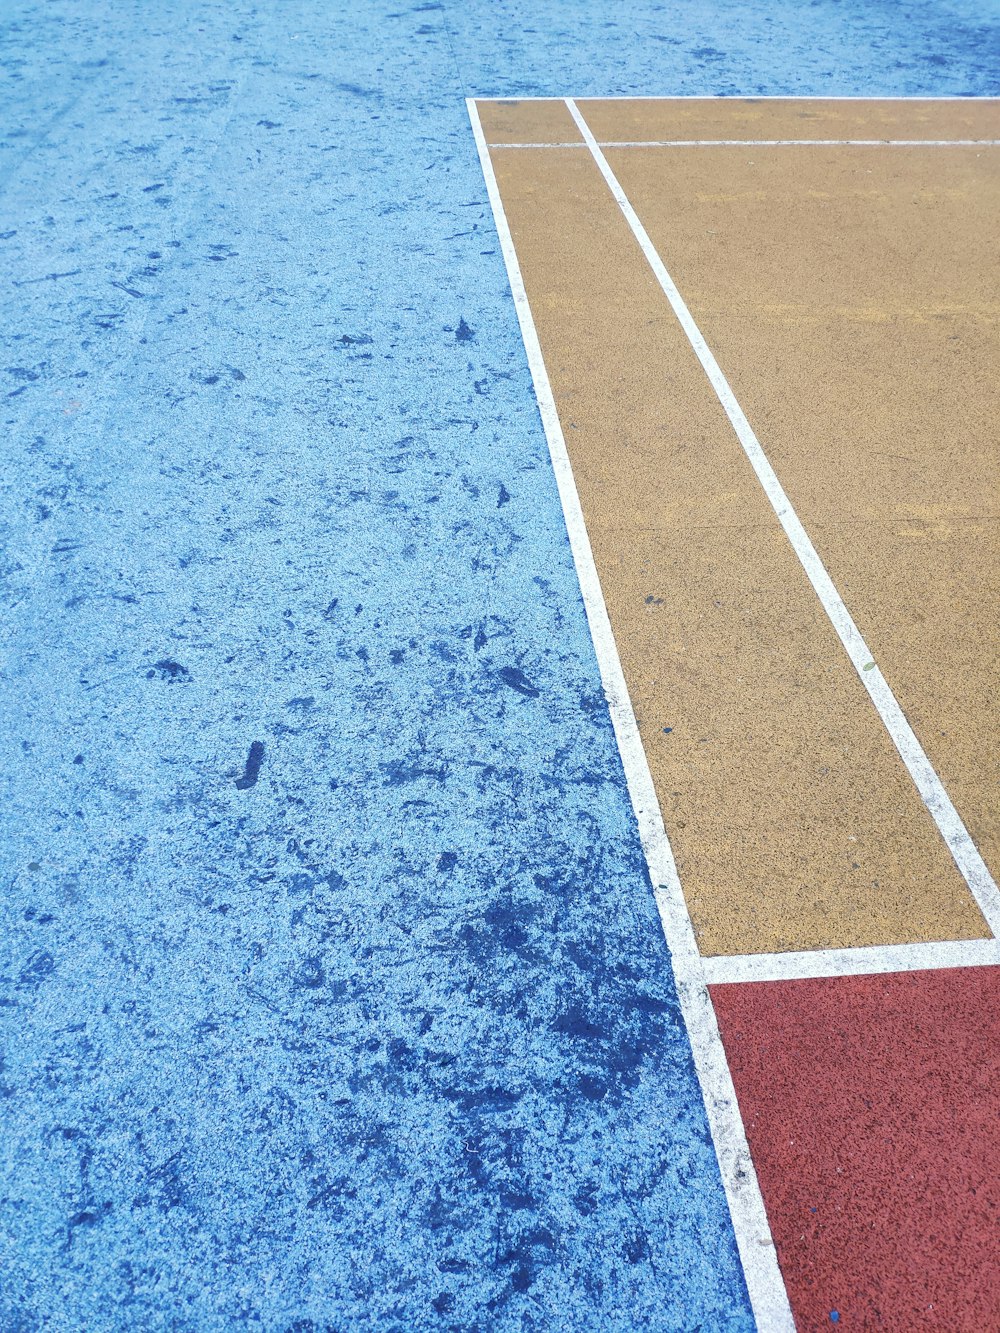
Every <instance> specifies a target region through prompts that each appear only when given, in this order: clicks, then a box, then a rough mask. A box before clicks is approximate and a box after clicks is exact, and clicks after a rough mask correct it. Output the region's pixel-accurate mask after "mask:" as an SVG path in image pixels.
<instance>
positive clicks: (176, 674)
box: [146, 657, 191, 683]
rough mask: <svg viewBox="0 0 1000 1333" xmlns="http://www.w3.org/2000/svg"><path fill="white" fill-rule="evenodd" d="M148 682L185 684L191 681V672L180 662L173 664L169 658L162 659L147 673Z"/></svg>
mask: <svg viewBox="0 0 1000 1333" xmlns="http://www.w3.org/2000/svg"><path fill="white" fill-rule="evenodd" d="M146 679H147V680H156V679H159V680H167V681H172V682H175V683H176V682H178V681H180V682H184V681H189V680H190V679H191V672H190V671H188V669H187V667H186V666H182V665H181V663H180V662H173V661H171V660H170V658H168V657H164V658H161V659H160V661H159V662H154V663H153V665H152V666H151V667H150V669H149V670H148V671H147V672H146Z"/></svg>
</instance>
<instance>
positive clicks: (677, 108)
mask: <svg viewBox="0 0 1000 1333" xmlns="http://www.w3.org/2000/svg"><path fill="white" fill-rule="evenodd" d="M522 105H528V104H527V103H522ZM536 105H540V104H538V103H536ZM577 105H578V106H579V108H580V110H581V112H582V113H583V116H584V118H585V119H586V121H587V124H588V125H589V126H590V129H591V131H592V132H593V134H594V135H595V136H596V137H597V138H598V139H599V140H601V141H604V140H613V141H619V142H620V141H623V140H627V141H632V140H636V139H638V140H648V139H668V140H670V139H696V140H697V139H1000V101H998V100H996V99H985V98H984V99H980V98H975V99H973V98H960V99H955V100H953V101H944V102H937V101H923V100H922V101H884V102H880V101H867V100H866V101H852V100H846V101H833V100H823V101H811V100H808V99H803V98H798V99H795V100H784V99H782V100H775V101H771V100H768V99H762V100H757V101H754V100H749V101H748V100H744V99H742V98H740V99H736V98H701V97H697V98H683V99H680V98H670V99H662V100H661V99H655V100H649V101H620V102H619V101H601V102H591V101H586V100H581V101H579V102H578V103H577ZM554 137H555V136H553V138H554ZM574 137H575V136H574ZM532 142H544V140H542V139H538V140H532ZM633 203H634V201H633Z"/></svg>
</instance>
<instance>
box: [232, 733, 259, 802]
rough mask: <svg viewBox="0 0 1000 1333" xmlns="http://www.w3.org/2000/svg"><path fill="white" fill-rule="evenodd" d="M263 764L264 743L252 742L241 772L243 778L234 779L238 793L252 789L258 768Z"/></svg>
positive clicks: (257, 774)
mask: <svg viewBox="0 0 1000 1333" xmlns="http://www.w3.org/2000/svg"><path fill="white" fill-rule="evenodd" d="M263 762H264V742H263V741H253V742H252V744H251V746H250V750H249V753H248V754H247V762H246V767H245V768H244V770H243V776H242V777H238V778H237V779H236V786H237V787H238V788H239V790H240V791H248V790H249V789H250V788H251V787H253V786H254V785H255V784H256V782H257V778H258V776H259V775H260V766H261V764H262V763H263Z"/></svg>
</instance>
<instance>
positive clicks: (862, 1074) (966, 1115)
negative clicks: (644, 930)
mask: <svg viewBox="0 0 1000 1333" xmlns="http://www.w3.org/2000/svg"><path fill="white" fill-rule="evenodd" d="M712 999H713V1001H714V1003H715V1008H716V1012H717V1014H718V1018H719V1025H720V1028H721V1030H722V1038H723V1044H724V1045H725V1048H726V1053H727V1055H728V1057H729V1061H730V1065H731V1068H732V1073H733V1079H734V1082H735V1085H736V1092H737V1096H738V1098H739V1102H740V1107H741V1109H742V1112H743V1117H744V1120H745V1123H746V1128H747V1135H748V1138H749V1141H750V1148H751V1151H752V1153H753V1158H754V1162H755V1165H756V1168H757V1173H758V1176H759V1179H760V1184H761V1188H762V1190H763V1194H764V1199H765V1203H766V1206H767V1211H768V1216H769V1218H770V1221H771V1226H772V1230H773V1234H774V1238H775V1243H776V1245H777V1249H778V1257H779V1261H780V1263H781V1268H782V1272H783V1275H784V1277H785V1280H786V1283H787V1286H788V1293H789V1297H790V1299H791V1303H792V1308H793V1310H794V1311H795V1315H796V1323H797V1325H798V1327H799V1328H800V1329H802V1330H813V1329H820V1328H829V1327H831V1325H835V1326H838V1327H840V1328H856V1329H882V1328H885V1329H897V1330H898V1329H911V1328H920V1329H948V1330H969V1333H990V1331H991V1330H996V1329H1000V1277H998V1273H997V1265H996V1254H997V1249H998V1244H1000V1225H998V1224H1000V1140H998V1133H997V1130H998V1126H1000V1048H998V1045H997V1041H996V1017H995V1016H996V1012H997V1007H998V1004H1000V970H998V969H996V968H991V967H983V968H962V969H953V970H947V971H924V972H908V973H895V974H886V975H881V976H860V977H831V978H821V979H814V980H805V981H788V982H763V983H756V984H748V985H740V984H733V985H723V986H715V987H713V988H712Z"/></svg>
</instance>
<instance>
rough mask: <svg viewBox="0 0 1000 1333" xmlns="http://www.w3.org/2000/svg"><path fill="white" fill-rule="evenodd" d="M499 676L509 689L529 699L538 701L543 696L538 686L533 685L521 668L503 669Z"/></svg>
mask: <svg viewBox="0 0 1000 1333" xmlns="http://www.w3.org/2000/svg"><path fill="white" fill-rule="evenodd" d="M497 675H498V676H499V677H500V679H501V680H502V681H503V683H504V684H505V685H506V686H507V687H508V688H509V689H512V690H516V691H517V693H518V694H523V695H525V696H526V697H527V698H529V699H537V698H538V696H539V694H541V690H539V688H538V686H537V685H533V684H532V683H531V681H530V680H529V679H528V677H527V676H526V675H525V674H524V672H523V671H522V670H521V668H520V667H501V668H500V670H499V671H498V672H497Z"/></svg>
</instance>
